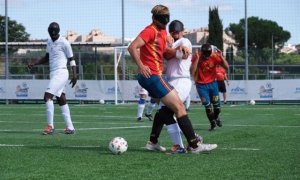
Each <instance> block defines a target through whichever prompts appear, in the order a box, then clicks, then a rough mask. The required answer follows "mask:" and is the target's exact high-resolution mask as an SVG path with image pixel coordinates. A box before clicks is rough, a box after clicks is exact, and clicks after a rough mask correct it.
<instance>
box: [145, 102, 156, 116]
mask: <svg viewBox="0 0 300 180" xmlns="http://www.w3.org/2000/svg"><path fill="white" fill-rule="evenodd" d="M156 101H157V100H155V99H154V98H151V99H150V101H149V103H148V107H147V111H146V113H145V116H146V117H147V118H148V119H149V121H153V117H152V110H153V109H154V107H155V104H156Z"/></svg>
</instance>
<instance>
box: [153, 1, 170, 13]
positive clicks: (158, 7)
mask: <svg viewBox="0 0 300 180" xmlns="http://www.w3.org/2000/svg"><path fill="white" fill-rule="evenodd" d="M151 13H152V14H153V15H160V14H169V13H170V12H169V8H168V7H167V6H164V5H161V4H159V5H156V6H154V7H153V8H152V10H151Z"/></svg>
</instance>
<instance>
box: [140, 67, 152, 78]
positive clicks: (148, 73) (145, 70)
mask: <svg viewBox="0 0 300 180" xmlns="http://www.w3.org/2000/svg"><path fill="white" fill-rule="evenodd" d="M139 73H140V74H142V75H143V76H145V77H146V78H149V77H150V76H151V70H150V68H149V67H148V66H142V67H139Z"/></svg>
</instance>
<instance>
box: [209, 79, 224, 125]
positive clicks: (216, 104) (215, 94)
mask: <svg viewBox="0 0 300 180" xmlns="http://www.w3.org/2000/svg"><path fill="white" fill-rule="evenodd" d="M210 93H211V96H212V99H211V102H212V106H213V108H214V111H213V114H214V121H215V122H216V125H217V126H219V127H222V121H221V120H220V118H219V115H220V113H221V103H220V97H219V90H218V86H217V83H215V82H214V83H211V84H210Z"/></svg>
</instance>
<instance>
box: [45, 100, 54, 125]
mask: <svg viewBox="0 0 300 180" xmlns="http://www.w3.org/2000/svg"><path fill="white" fill-rule="evenodd" d="M46 114H47V123H48V125H51V126H52V128H54V123H53V116H54V104H53V101H52V100H48V101H47V102H46Z"/></svg>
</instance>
